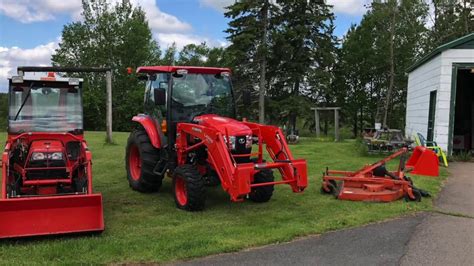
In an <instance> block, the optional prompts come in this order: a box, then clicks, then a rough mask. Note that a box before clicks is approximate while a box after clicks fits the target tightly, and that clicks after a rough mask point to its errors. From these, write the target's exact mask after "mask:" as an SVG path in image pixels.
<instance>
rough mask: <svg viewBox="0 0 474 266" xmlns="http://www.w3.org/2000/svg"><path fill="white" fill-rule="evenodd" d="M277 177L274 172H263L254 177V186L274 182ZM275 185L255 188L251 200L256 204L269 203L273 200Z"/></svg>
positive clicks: (251, 192)
mask: <svg viewBox="0 0 474 266" xmlns="http://www.w3.org/2000/svg"><path fill="white" fill-rule="evenodd" d="M274 180H275V177H274V176H273V171H272V170H269V169H264V170H261V171H260V172H258V173H256V174H255V176H254V182H253V183H254V184H260V183H267V182H273V181H274ZM273 186H274V185H269V186H263V187H254V188H252V190H251V191H250V194H249V198H250V200H252V201H254V202H267V201H269V200H270V199H271V198H272V195H273V190H274V188H273Z"/></svg>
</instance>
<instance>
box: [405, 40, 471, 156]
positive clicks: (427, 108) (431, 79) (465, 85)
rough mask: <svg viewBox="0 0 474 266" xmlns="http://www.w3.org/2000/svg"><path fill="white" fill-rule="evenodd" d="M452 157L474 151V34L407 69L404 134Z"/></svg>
mask: <svg viewBox="0 0 474 266" xmlns="http://www.w3.org/2000/svg"><path fill="white" fill-rule="evenodd" d="M416 133H421V134H422V135H423V136H424V137H425V138H427V139H428V140H434V141H436V142H437V143H438V145H439V146H441V147H442V148H444V149H446V150H447V151H448V153H449V154H452V153H453V152H454V151H457V150H474V33H471V34H469V35H466V36H464V37H462V38H459V39H457V40H454V41H452V42H450V43H447V44H445V45H442V46H440V47H438V48H436V49H435V50H434V51H432V52H431V53H429V54H428V55H426V56H425V57H423V58H422V59H421V60H420V61H418V62H417V63H415V64H414V65H413V66H411V67H410V68H409V69H408V89H407V112H406V126H405V134H406V135H407V137H413V136H414V135H415V134H416Z"/></svg>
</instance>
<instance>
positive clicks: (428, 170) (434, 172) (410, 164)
mask: <svg viewBox="0 0 474 266" xmlns="http://www.w3.org/2000/svg"><path fill="white" fill-rule="evenodd" d="M406 167H407V168H408V169H411V173H412V174H414V175H426V176H438V175H439V163H438V157H437V156H436V153H434V151H432V150H430V149H427V148H425V147H422V146H416V147H415V149H414V150H413V154H412V155H411V157H410V158H409V159H408V161H407V162H406Z"/></svg>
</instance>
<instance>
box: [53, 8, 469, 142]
mask: <svg viewBox="0 0 474 266" xmlns="http://www.w3.org/2000/svg"><path fill="white" fill-rule="evenodd" d="M472 8H473V6H471V4H470V1H468V0H374V1H373V2H372V3H371V4H370V5H368V6H367V11H366V13H365V14H364V15H363V17H362V20H361V22H360V23H359V24H354V25H352V26H351V27H350V29H349V30H348V31H347V33H346V34H345V35H344V36H342V37H340V36H336V35H335V33H334V30H335V27H336V26H335V19H336V18H335V15H334V12H333V7H332V6H330V5H327V4H326V3H325V1H323V0H307V1H300V0H239V1H235V3H234V4H232V5H230V6H229V7H227V9H226V12H225V16H226V17H227V18H229V19H230V22H229V23H228V25H227V27H226V29H225V33H226V34H227V40H228V42H229V45H228V46H227V47H211V46H209V45H208V44H206V43H201V44H189V45H186V46H184V47H183V48H182V49H178V48H177V47H176V45H172V46H170V47H167V48H165V49H161V47H160V46H159V43H157V42H156V41H155V40H154V38H153V36H152V32H151V30H150V28H149V26H148V22H147V20H146V17H145V13H144V11H143V10H142V9H141V7H139V6H133V5H132V4H131V3H130V2H129V1H128V0H124V1H120V2H118V3H116V4H110V3H107V1H106V0H94V1H92V0H83V12H82V16H83V19H82V20H81V21H78V22H72V23H69V24H67V25H65V26H64V28H63V31H62V39H61V43H60V44H59V48H58V49H57V50H56V53H55V54H54V55H53V56H52V63H53V65H59V66H99V67H100V66H110V67H112V69H113V71H114V72H113V103H114V107H113V120H114V130H117V131H128V130H130V125H131V124H130V119H131V117H132V116H133V115H135V114H137V113H139V112H141V111H142V109H143V108H142V104H141V103H142V102H143V90H144V84H143V83H140V82H138V81H137V79H136V76H135V75H128V74H127V72H126V68H127V67H132V68H136V67H138V66H142V65H196V66H217V67H230V68H232V70H233V84H234V90H235V95H236V96H237V100H238V103H241V101H240V99H241V98H242V95H243V92H244V91H251V93H252V96H253V97H252V102H253V103H252V105H251V106H242V105H241V104H239V105H238V106H239V109H238V113H239V114H240V115H241V116H242V117H248V118H249V119H252V120H255V121H258V120H260V121H264V122H265V123H271V124H278V125H287V126H288V127H289V128H296V127H297V125H298V127H307V128H308V129H312V128H313V127H314V122H313V118H312V112H311V111H310V107H312V106H340V107H342V115H341V118H342V121H343V123H344V125H345V126H347V127H350V128H351V130H352V132H353V134H354V136H357V135H358V134H359V132H360V131H361V130H362V129H363V128H365V127H372V126H373V124H374V122H379V123H382V124H383V125H385V126H388V127H392V128H403V127H404V118H405V102H406V86H407V74H406V69H407V68H408V67H409V66H410V65H412V64H413V63H414V62H416V61H417V60H419V59H420V58H421V57H422V56H423V55H425V54H427V53H428V52H430V51H431V50H433V49H434V48H436V47H438V46H440V45H442V44H444V43H446V42H449V41H451V40H454V39H456V38H459V37H461V36H463V35H466V34H469V33H471V32H474V17H473V13H474V12H473V10H472ZM81 76H83V77H84V78H85V81H86V82H85V84H84V109H85V112H84V114H85V126H86V129H88V130H104V129H105V110H106V109H105V77H103V76H101V75H97V74H81ZM262 103H264V104H262ZM259 106H264V107H265V108H264V109H263V108H259ZM323 128H326V129H327V124H326V126H324V125H323Z"/></svg>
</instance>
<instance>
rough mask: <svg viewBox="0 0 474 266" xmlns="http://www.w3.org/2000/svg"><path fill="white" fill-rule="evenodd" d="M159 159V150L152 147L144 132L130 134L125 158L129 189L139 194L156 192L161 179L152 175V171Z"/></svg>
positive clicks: (135, 131) (138, 131)
mask: <svg viewBox="0 0 474 266" xmlns="http://www.w3.org/2000/svg"><path fill="white" fill-rule="evenodd" d="M159 157H160V154H159V150H157V149H155V148H154V147H153V146H152V144H151V141H150V138H149V137H148V135H147V133H146V132H145V131H144V130H140V129H138V130H134V131H133V132H132V133H130V136H129V138H128V142H127V149H126V158H125V162H126V168H127V178H128V182H129V184H130V187H132V188H133V189H134V190H137V191H140V192H154V191H158V189H159V188H160V187H161V182H162V179H163V178H162V177H160V176H158V175H156V174H154V173H153V169H154V167H155V165H156V162H157V161H158V160H159Z"/></svg>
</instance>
